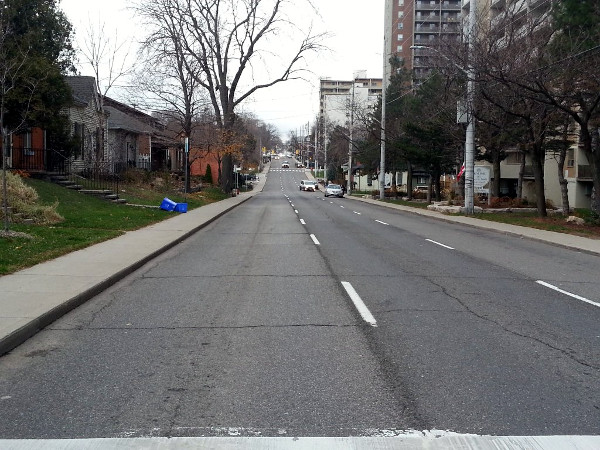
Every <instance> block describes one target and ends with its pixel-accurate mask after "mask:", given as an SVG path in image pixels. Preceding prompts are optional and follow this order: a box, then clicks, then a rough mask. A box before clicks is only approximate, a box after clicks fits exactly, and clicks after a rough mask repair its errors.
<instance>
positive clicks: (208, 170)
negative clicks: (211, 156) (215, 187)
mask: <svg viewBox="0 0 600 450" xmlns="http://www.w3.org/2000/svg"><path fill="white" fill-rule="evenodd" d="M203 181H204V182H205V183H206V184H213V177H212V168H211V167H210V164H207V165H206V172H205V173H204V180H203Z"/></svg>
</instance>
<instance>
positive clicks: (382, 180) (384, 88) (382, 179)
mask: <svg viewBox="0 0 600 450" xmlns="http://www.w3.org/2000/svg"><path fill="white" fill-rule="evenodd" d="M385 5H386V6H385V7H386V11H389V10H388V8H389V7H390V6H391V5H390V2H389V1H386V2H385ZM386 17H387V14H384V19H383V22H384V23H383V29H384V33H383V77H382V79H381V124H380V126H381V150H380V157H379V199H380V200H385V100H386V91H387V84H388V83H387V82H388V77H389V71H388V64H389V62H388V42H387V38H388V33H387V32H386V25H387V23H386V20H385V19H386Z"/></svg>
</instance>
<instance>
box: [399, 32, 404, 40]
mask: <svg viewBox="0 0 600 450" xmlns="http://www.w3.org/2000/svg"><path fill="white" fill-rule="evenodd" d="M398 40H399V41H402V40H404V35H403V34H402V33H400V34H399V35H398Z"/></svg>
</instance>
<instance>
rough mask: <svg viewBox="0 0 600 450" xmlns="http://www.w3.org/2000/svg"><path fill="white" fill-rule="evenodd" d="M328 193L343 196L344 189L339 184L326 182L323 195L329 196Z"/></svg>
mask: <svg viewBox="0 0 600 450" xmlns="http://www.w3.org/2000/svg"><path fill="white" fill-rule="evenodd" d="M330 195H333V196H335V197H343V196H344V190H343V189H342V187H341V186H340V185H339V184H333V183H331V184H328V185H327V186H326V187H325V197H329V196H330Z"/></svg>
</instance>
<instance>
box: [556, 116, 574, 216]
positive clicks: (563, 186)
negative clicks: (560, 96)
mask: <svg viewBox="0 0 600 450" xmlns="http://www.w3.org/2000/svg"><path fill="white" fill-rule="evenodd" d="M568 132H569V122H568V121H567V122H566V123H565V124H564V128H563V139H562V146H561V148H560V152H559V153H558V184H559V185H560V196H561V200H562V211H563V212H562V213H563V216H568V215H569V212H570V209H571V207H570V205H569V182H568V181H567V180H566V179H565V160H566V159H567V151H568V150H569V142H568Z"/></svg>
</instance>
